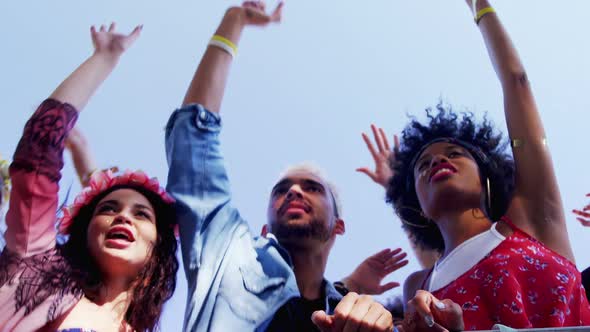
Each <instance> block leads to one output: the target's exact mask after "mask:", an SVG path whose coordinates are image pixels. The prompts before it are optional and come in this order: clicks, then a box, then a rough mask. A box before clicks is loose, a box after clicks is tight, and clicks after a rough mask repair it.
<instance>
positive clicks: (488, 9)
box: [475, 7, 496, 24]
mask: <svg viewBox="0 0 590 332" xmlns="http://www.w3.org/2000/svg"><path fill="white" fill-rule="evenodd" d="M495 12H496V10H495V9H494V8H492V7H486V8H482V9H480V10H479V11H478V12H477V14H475V24H479V21H481V19H482V18H483V17H484V16H486V15H487V14H489V13H495Z"/></svg>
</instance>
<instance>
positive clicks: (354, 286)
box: [340, 276, 363, 294]
mask: <svg viewBox="0 0 590 332" xmlns="http://www.w3.org/2000/svg"><path fill="white" fill-rule="evenodd" d="M340 282H341V283H342V284H343V285H344V287H346V289H348V290H349V291H351V292H355V293H359V294H361V293H362V291H363V290H362V289H360V287H359V285H358V283H356V282H355V281H354V280H353V279H352V277H351V276H348V277H346V278H344V279H342V280H341V281H340Z"/></svg>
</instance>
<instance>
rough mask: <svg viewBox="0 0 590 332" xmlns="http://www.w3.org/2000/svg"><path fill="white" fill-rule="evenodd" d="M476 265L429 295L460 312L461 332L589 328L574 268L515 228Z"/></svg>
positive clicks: (588, 313) (589, 313)
mask: <svg viewBox="0 0 590 332" xmlns="http://www.w3.org/2000/svg"><path fill="white" fill-rule="evenodd" d="M503 221H504V222H505V223H507V224H508V225H510V226H511V227H512V229H513V230H514V233H513V234H512V235H510V236H509V237H507V238H506V239H505V240H504V241H502V242H501V243H500V244H499V245H498V246H497V247H496V248H494V249H493V250H492V251H491V252H490V253H489V254H488V255H487V256H486V257H485V258H483V259H482V260H481V261H479V263H477V264H475V265H474V266H473V267H471V268H470V269H469V270H467V272H465V273H463V274H462V275H461V276H460V277H459V278H457V279H456V280H454V281H452V282H451V283H450V284H447V285H446V286H444V287H442V288H440V289H438V290H435V291H433V292H432V294H433V295H434V296H436V297H437V298H439V299H451V300H453V301H454V302H456V303H458V304H459V305H460V306H461V307H462V308H463V321H464V323H465V329H466V330H488V329H491V327H492V326H493V325H494V324H497V323H498V324H503V325H506V326H510V327H513V328H531V327H533V328H540V327H563V326H582V325H590V306H589V304H588V300H587V299H586V292H585V290H584V287H583V286H582V284H581V280H582V278H581V275H580V272H579V271H578V269H577V268H576V266H575V265H574V264H573V263H572V262H570V261H569V260H567V259H566V258H563V257H562V256H560V255H558V254H557V253H555V252H554V251H552V250H551V249H549V248H547V247H546V246H545V245H543V244H542V243H540V242H539V241H537V240H536V239H534V238H533V237H531V236H530V235H528V234H526V233H525V232H523V231H522V230H520V229H518V228H517V227H516V226H514V225H513V224H512V222H510V221H509V220H508V219H506V218H504V219H503Z"/></svg>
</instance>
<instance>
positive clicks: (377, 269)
mask: <svg viewBox="0 0 590 332" xmlns="http://www.w3.org/2000/svg"><path fill="white" fill-rule="evenodd" d="M406 256H407V254H406V253H405V252H403V251H402V249H401V248H397V249H395V250H391V249H385V250H382V251H380V252H378V253H376V254H374V255H373V256H370V257H369V258H367V259H365V260H364V261H363V262H362V263H361V264H360V265H359V266H358V267H357V268H356V269H355V270H354V271H353V272H352V274H350V276H348V277H346V278H344V279H343V280H342V282H343V283H344V285H345V286H346V288H348V290H349V291H352V292H356V293H360V294H370V295H378V294H382V293H384V292H386V291H388V290H390V289H392V288H395V287H398V286H399V283H398V282H388V283H386V284H384V285H382V284H381V282H382V281H383V279H384V278H385V277H386V276H387V275H389V274H391V273H393V272H395V271H397V270H399V269H400V268H402V267H403V266H405V265H406V264H408V260H407V259H405V258H406Z"/></svg>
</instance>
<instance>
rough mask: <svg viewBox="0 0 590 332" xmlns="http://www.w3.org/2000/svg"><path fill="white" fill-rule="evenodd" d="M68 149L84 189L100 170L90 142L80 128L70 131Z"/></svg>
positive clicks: (67, 140) (67, 141)
mask: <svg viewBox="0 0 590 332" xmlns="http://www.w3.org/2000/svg"><path fill="white" fill-rule="evenodd" d="M66 149H68V150H69V151H70V154H71V155H72V162H73V163H74V168H75V169H76V173H77V174H78V179H80V185H82V187H86V186H88V181H89V180H90V176H91V175H92V173H93V172H94V171H96V170H97V169H98V168H97V166H96V161H95V160H94V155H93V154H92V151H90V147H89V146H88V141H87V140H86V137H84V134H82V132H81V131H80V130H79V129H78V128H76V127H74V128H72V130H71V131H70V133H69V135H68V137H67V139H66Z"/></svg>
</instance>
